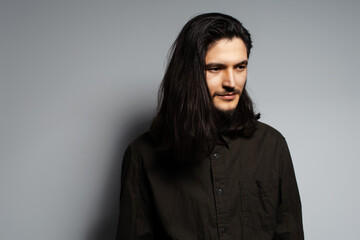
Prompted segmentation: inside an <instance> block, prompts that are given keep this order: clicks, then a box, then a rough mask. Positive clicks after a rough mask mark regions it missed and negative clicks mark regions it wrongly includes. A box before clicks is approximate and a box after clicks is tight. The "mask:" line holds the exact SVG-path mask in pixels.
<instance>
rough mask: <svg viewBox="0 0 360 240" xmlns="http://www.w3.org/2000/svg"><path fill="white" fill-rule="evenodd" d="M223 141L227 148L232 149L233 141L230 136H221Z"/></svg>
mask: <svg viewBox="0 0 360 240" xmlns="http://www.w3.org/2000/svg"><path fill="white" fill-rule="evenodd" d="M220 138H221V140H222V141H223V142H224V143H225V146H226V147H227V148H228V149H230V142H231V139H230V138H229V137H228V136H225V135H224V134H221V135H220Z"/></svg>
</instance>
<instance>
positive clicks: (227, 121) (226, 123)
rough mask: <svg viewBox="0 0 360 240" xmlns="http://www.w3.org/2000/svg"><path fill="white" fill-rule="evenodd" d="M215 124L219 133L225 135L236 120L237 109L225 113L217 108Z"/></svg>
mask: <svg viewBox="0 0 360 240" xmlns="http://www.w3.org/2000/svg"><path fill="white" fill-rule="evenodd" d="M214 113H215V123H216V128H217V131H218V133H220V134H225V133H226V132H228V130H229V128H230V126H231V125H232V123H233V121H234V120H235V118H236V115H237V114H236V108H235V109H232V110H227V111H223V110H220V109H217V108H215V112H214Z"/></svg>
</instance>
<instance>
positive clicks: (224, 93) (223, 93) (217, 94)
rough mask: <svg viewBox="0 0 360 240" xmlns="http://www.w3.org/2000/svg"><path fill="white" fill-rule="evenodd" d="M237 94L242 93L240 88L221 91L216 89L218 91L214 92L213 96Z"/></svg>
mask: <svg viewBox="0 0 360 240" xmlns="http://www.w3.org/2000/svg"><path fill="white" fill-rule="evenodd" d="M235 94H239V95H241V91H240V89H232V90H225V91H221V92H220V91H216V92H214V94H213V97H215V96H226V95H235Z"/></svg>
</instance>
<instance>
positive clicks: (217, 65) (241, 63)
mask: <svg viewBox="0 0 360 240" xmlns="http://www.w3.org/2000/svg"><path fill="white" fill-rule="evenodd" d="M241 65H246V66H247V65H248V60H244V61H241V62H239V63H237V64H235V65H234V67H238V66H241ZM205 67H206V69H209V68H212V67H217V68H226V64H223V63H216V62H214V63H208V64H206V66H205Z"/></svg>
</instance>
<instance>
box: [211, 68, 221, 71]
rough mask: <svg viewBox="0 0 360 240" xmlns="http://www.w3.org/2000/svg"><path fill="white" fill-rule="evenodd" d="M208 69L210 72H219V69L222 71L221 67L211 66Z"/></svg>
mask: <svg viewBox="0 0 360 240" xmlns="http://www.w3.org/2000/svg"><path fill="white" fill-rule="evenodd" d="M208 71H209V72H218V71H220V68H209V69H208Z"/></svg>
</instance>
